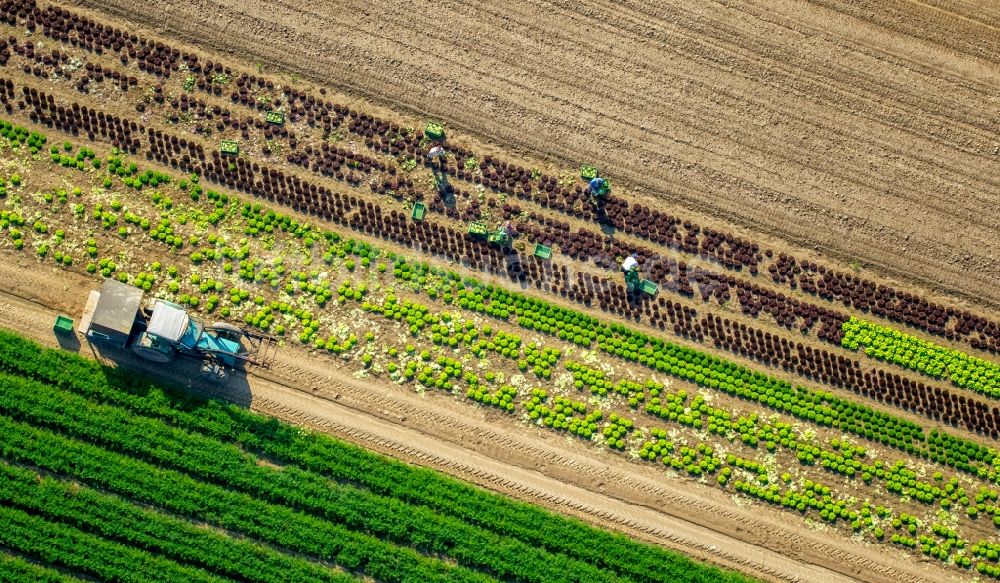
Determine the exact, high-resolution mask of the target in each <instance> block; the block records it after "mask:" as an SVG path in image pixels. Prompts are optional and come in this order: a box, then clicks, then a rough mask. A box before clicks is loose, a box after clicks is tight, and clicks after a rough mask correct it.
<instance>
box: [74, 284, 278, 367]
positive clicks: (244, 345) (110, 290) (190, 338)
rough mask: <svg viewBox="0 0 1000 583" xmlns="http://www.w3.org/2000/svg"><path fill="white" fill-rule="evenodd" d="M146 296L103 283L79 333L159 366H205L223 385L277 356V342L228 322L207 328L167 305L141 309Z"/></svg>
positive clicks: (93, 295) (130, 288)
mask: <svg viewBox="0 0 1000 583" xmlns="http://www.w3.org/2000/svg"><path fill="white" fill-rule="evenodd" d="M142 295H143V292H142V290H141V289H139V288H137V287H134V286H130V285H126V284H124V283H121V282H118V281H115V280H113V279H108V280H105V282H104V284H103V285H102V286H101V290H100V291H99V292H98V291H92V292H91V294H90V298H89V299H88V301H87V306H86V308H84V313H83V320H82V322H81V325H80V330H81V332H83V333H84V334H85V335H86V337H87V338H88V339H91V340H94V341H99V342H103V343H106V344H111V345H113V346H115V347H117V348H130V349H131V350H132V352H134V353H135V354H136V355H138V356H140V357H142V358H144V359H146V360H149V361H152V362H156V363H167V362H170V361H172V360H174V359H175V358H177V357H187V358H194V359H198V360H201V361H202V367H201V372H202V374H203V375H204V376H205V377H206V378H208V379H210V380H216V381H218V380H223V379H225V378H226V376H227V375H228V371H229V370H231V369H235V368H237V367H238V366H244V365H246V364H252V365H256V366H259V367H261V368H269V367H270V364H271V361H272V360H273V358H274V353H275V351H276V350H277V342H276V339H275V338H274V337H272V336H270V335H267V334H263V333H261V332H257V331H254V330H250V329H244V328H240V327H237V326H233V325H231V324H227V323H225V322H216V323H214V324H212V325H210V326H206V325H205V324H203V323H202V322H200V321H199V320H198V319H196V318H194V317H192V316H191V315H190V314H188V312H187V311H186V310H185V309H184V308H183V307H182V306H180V305H178V304H175V303H174V302H170V301H167V300H163V299H154V300H152V301H151V302H150V303H149V304H147V305H146V306H143V305H142Z"/></svg>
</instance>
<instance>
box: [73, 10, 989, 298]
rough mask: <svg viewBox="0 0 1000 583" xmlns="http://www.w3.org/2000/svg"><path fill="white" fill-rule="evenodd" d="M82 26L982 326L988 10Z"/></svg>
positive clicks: (219, 15) (436, 15)
mask: <svg viewBox="0 0 1000 583" xmlns="http://www.w3.org/2000/svg"><path fill="white" fill-rule="evenodd" d="M83 4H84V5H88V6H91V7H93V8H95V9H98V10H99V11H101V12H104V13H105V14H108V15H112V16H114V17H116V18H121V19H124V20H126V21H130V22H133V23H136V24H139V25H146V26H150V25H151V26H155V27H157V28H158V29H159V30H160V32H161V33H162V34H166V35H170V36H174V37H180V38H182V39H183V40H185V41H188V42H191V43H193V44H195V45H198V46H202V47H205V48H210V49H214V50H218V51H222V52H227V53H230V54H233V55H234V56H237V57H238V58H241V59H243V60H245V61H255V62H258V63H261V64H263V66H264V67H265V70H270V71H272V72H288V73H297V74H301V75H303V76H304V77H307V78H310V79H312V80H315V81H317V82H319V83H321V84H323V85H326V86H333V87H335V88H338V89H342V90H347V91H349V92H352V93H354V94H355V95H356V96H357V97H359V98H360V99H363V100H367V101H370V102H372V103H376V104H379V105H386V106H391V107H393V108H395V109H401V110H403V111H406V112H409V113H415V114H419V115H432V116H437V117H441V118H443V119H445V120H446V121H447V122H449V123H450V124H451V125H453V126H456V127H458V128H460V129H461V130H463V131H464V132H468V133H471V134H472V135H474V136H476V137H477V138H478V139H481V140H483V141H485V142H489V143H492V144H494V145H495V146H497V147H502V148H505V149H510V148H514V149H516V150H517V151H519V152H520V153H522V154H523V155H525V156H527V157H528V158H534V159H541V160H545V161H548V162H551V163H555V164H558V165H560V166H561V167H569V168H572V167H574V166H576V165H578V164H579V163H580V161H582V160H595V161H597V162H598V163H599V164H600V165H601V166H602V167H604V168H608V169H609V172H610V174H611V176H612V177H613V178H620V179H625V180H626V181H628V182H629V183H630V184H631V185H632V186H634V187H635V189H636V191H637V192H638V193H639V194H640V195H645V196H646V197H648V198H650V199H653V200H656V201H658V203H659V204H665V205H667V208H674V207H676V206H677V205H680V206H683V207H686V208H687V209H689V210H693V211H695V212H697V213H699V214H701V215H703V216H702V219H703V222H704V224H706V225H719V224H722V223H721V222H722V221H726V222H732V223H736V224H738V225H741V226H743V227H746V228H749V229H752V230H753V231H754V232H755V233H761V232H762V233H764V234H769V235H772V236H774V237H777V238H782V239H785V240H787V241H789V242H791V243H792V244H793V245H796V246H800V247H803V248H806V249H809V250H816V251H818V252H820V253H822V254H823V255H825V256H827V257H830V258H835V259H838V260H840V261H842V262H843V263H844V264H845V265H846V264H847V263H851V262H853V261H859V262H861V263H862V264H863V265H864V266H866V267H868V266H870V267H872V268H874V269H875V271H877V272H879V273H881V274H882V275H885V276H889V277H894V278H898V279H901V280H903V281H906V282H910V283H916V284H919V285H922V286H926V287H929V288H931V289H932V290H933V291H936V292H940V293H949V294H954V295H959V296H961V297H963V298H965V299H966V300H968V301H969V302H971V303H972V304H974V305H979V306H981V307H986V308H995V307H997V306H1000V295H998V293H997V291H996V288H995V286H994V285H991V282H993V281H995V279H996V277H997V275H998V274H1000V241H998V237H997V233H996V225H997V224H1000V215H997V209H998V208H1000V205H998V204H996V202H997V201H996V192H997V186H998V185H1000V184H998V181H997V176H1000V163H998V159H1000V140H998V139H997V138H996V134H995V129H994V128H995V127H996V125H997V122H998V117H997V116H998V114H997V112H998V111H1000V107H998V105H1000V104H998V101H997V99H998V98H997V97H996V95H995V92H994V91H993V87H995V86H996V85H997V82H998V81H1000V69H998V65H997V63H996V54H997V52H996V51H995V50H991V49H990V47H994V48H995V47H996V46H997V44H998V42H1000V33H998V32H997V29H996V27H995V26H992V25H990V24H989V22H990V18H989V15H990V14H991V12H990V8H989V6H988V5H987V3H982V2H978V3H973V2H948V3H945V2H929V3H928V2H923V3H921V2H904V1H900V2H874V3H873V2H834V1H822V2H815V3H809V4H806V3H801V2H782V1H768V2H751V3H741V4H740V5H738V6H737V5H733V6H729V5H726V4H724V3H715V2H699V3H695V4H693V5H692V4H691V3H672V2H658V3H654V4H652V5H651V4H648V3H632V2H626V3H614V4H612V3H605V2H587V3H584V4H582V5H581V4H578V3H573V4H567V3H561V2H554V3H550V2H531V1H529V2H521V3H514V4H506V5H504V8H503V9H502V10H501V9H499V8H492V7H471V6H468V5H463V4H460V3H449V2H444V3H433V4H431V3H426V4H421V5H418V6H412V5H406V6H403V5H396V4H394V3H389V2H384V3H376V4H368V3H365V4H363V5H362V4H357V5H355V4H347V5H344V4H339V3H338V4H336V5H335V4H332V3H326V2H319V3H313V4H311V5H309V6H306V5H304V4H300V3H296V2H287V1H286V2H281V3H279V4H278V5H274V4H268V3H263V2H250V3H244V4H242V5H241V8H240V10H239V11H236V10H233V9H231V8H229V7H227V6H226V5H225V4H224V3H221V2H212V1H199V2H190V3H187V2H185V3H181V2H170V1H168V2H163V3H157V4H155V5H140V4H137V3H135V2H131V1H113V2H102V3H96V2H90V1H85V2H83ZM875 5H878V9H876V8H875ZM981 6H985V8H981ZM276 8H280V9H276ZM275 14H280V15H281V16H279V17H275V16H274V15H275ZM864 14H878V16H877V17H875V18H877V20H874V21H871V20H862V19H861V18H860V17H861V16H862V15H864ZM866 18H867V17H866ZM440 22H449V23H452V24H451V25H449V27H448V28H447V30H445V29H442V28H441V27H440V26H439V25H438V23H440ZM231 30H244V31H247V33H248V34H245V35H231V34H228V33H227V32H226V31H231ZM918 30H919V31H927V32H926V33H924V32H921V33H920V35H919V36H915V32H914V31H918ZM612 39H613V40H614V42H609V41H610V40H612ZM289 47H291V50H289ZM595 77H596V78H598V79H600V81H596V80H595ZM758 238H759V236H758Z"/></svg>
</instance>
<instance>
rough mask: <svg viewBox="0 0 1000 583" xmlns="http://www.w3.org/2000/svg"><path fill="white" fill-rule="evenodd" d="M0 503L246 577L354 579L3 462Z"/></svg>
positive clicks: (337, 582)
mask: <svg viewBox="0 0 1000 583" xmlns="http://www.w3.org/2000/svg"><path fill="white" fill-rule="evenodd" d="M0 503H2V504H5V505H8V506H14V507H17V508H20V509H21V510H24V511H25V512H29V513H31V514H34V515H36V516H41V517H44V518H45V519H47V520H51V521H54V522H62V523H65V524H69V525H71V526H75V527H77V528H80V529H83V530H85V531H87V532H89V533H91V534H94V535H97V536H100V537H101V538H104V539H107V540H113V541H117V542H120V543H122V544H126V545H128V546H132V547H139V548H142V549H143V550H146V551H149V552H151V553H156V554H159V555H162V556H165V557H167V558H169V559H171V560H173V561H177V562H178V563H184V564H188V565H195V566H198V567H202V568H204V569H206V570H207V571H209V572H211V573H215V574H217V575H221V576H224V577H234V578H238V579H242V580H246V581H259V582H271V581H273V582H275V583H284V582H286V581H317V582H322V581H325V582H328V583H348V582H350V581H355V579H354V578H353V577H351V576H350V575H347V574H345V573H341V572H337V571H335V570H332V569H330V568H326V567H322V566H320V565H316V564H313V563H309V562H308V561H305V560H302V559H297V558H293V557H289V556H286V555H283V554H281V553H279V552H277V551H275V550H273V549H270V548H268V547H264V546H261V545H259V544H253V543H250V542H247V541H243V540H237V539H235V538H231V537H228V536H226V535H224V534H218V533H216V532H215V531H212V530H209V529H207V528H202V527H199V526H195V525H194V524H191V523H190V522H187V521H185V520H181V519H178V518H175V517H173V516H168V515H165V514H162V513H160V512H157V511H153V510H148V509H145V508H141V507H139V506H135V505H133V504H132V503H131V502H129V501H127V500H124V499H122V498H119V497H117V496H112V495H108V494H102V493H100V492H97V491H96V490H93V489H90V488H80V487H78V486H76V485H74V484H71V483H68V482H64V481H60V480H56V479H54V478H51V477H40V476H39V475H38V474H36V473H35V472H33V471H29V470H26V469H23V468H19V467H16V466H12V465H10V464H7V463H5V462H0Z"/></svg>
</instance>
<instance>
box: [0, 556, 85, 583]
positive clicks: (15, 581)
mask: <svg viewBox="0 0 1000 583" xmlns="http://www.w3.org/2000/svg"><path fill="white" fill-rule="evenodd" d="M26 581H31V582H32V583H81V580H80V579H77V578H76V577H73V576H72V575H67V574H65V573H63V572H61V571H57V570H56V569H53V568H51V567H47V566H44V565H39V564H36V563H32V562H30V561H26V560H25V559H23V558H21V557H18V556H15V555H9V554H7V553H5V552H4V551H3V549H0V583H24V582H26Z"/></svg>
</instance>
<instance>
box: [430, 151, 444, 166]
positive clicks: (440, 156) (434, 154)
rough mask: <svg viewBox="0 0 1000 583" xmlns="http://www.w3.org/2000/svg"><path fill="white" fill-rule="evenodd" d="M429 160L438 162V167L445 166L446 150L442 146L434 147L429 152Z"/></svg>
mask: <svg viewBox="0 0 1000 583" xmlns="http://www.w3.org/2000/svg"><path fill="white" fill-rule="evenodd" d="M427 158H428V159H429V160H434V159H437V160H438V166H444V148H442V147H441V146H434V147H433V148H431V149H430V151H428V152H427Z"/></svg>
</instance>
